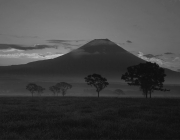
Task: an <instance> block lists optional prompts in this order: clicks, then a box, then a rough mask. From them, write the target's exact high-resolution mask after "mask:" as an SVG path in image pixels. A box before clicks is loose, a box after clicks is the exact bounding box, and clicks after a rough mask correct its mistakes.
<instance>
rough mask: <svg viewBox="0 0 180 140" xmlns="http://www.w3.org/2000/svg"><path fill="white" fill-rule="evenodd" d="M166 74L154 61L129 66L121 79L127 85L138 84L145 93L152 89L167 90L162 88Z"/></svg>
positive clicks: (150, 91) (149, 92)
mask: <svg viewBox="0 0 180 140" xmlns="http://www.w3.org/2000/svg"><path fill="white" fill-rule="evenodd" d="M165 76H166V74H165V72H164V69H163V68H161V67H159V65H157V64H156V63H151V62H146V63H140V64H139V65H135V66H130V67H128V68H127V72H126V73H125V74H123V75H122V77H121V79H123V80H125V82H127V83H128V84H129V85H133V86H140V89H141V90H142V91H143V93H144V94H145V95H146V98H147V95H148V94H150V98H151V93H152V92H153V91H154V90H160V91H169V90H167V89H163V82H164V81H165V80H164V77H165Z"/></svg>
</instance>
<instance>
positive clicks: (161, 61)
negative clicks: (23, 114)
mask: <svg viewBox="0 0 180 140" xmlns="http://www.w3.org/2000/svg"><path fill="white" fill-rule="evenodd" d="M149 55H150V57H147V56H149ZM137 56H138V57H139V58H141V59H143V60H145V61H148V62H152V63H157V64H158V65H159V66H160V67H163V68H168V69H171V70H173V71H179V70H178V69H179V68H180V64H179V60H180V57H173V58H172V57H168V56H167V55H154V57H152V56H153V55H151V54H148V55H144V54H143V53H142V52H139V53H138V54H137Z"/></svg>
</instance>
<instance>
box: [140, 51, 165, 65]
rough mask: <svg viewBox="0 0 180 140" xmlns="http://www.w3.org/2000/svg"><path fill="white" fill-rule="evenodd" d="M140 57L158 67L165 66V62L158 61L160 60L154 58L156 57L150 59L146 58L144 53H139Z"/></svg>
mask: <svg viewBox="0 0 180 140" xmlns="http://www.w3.org/2000/svg"><path fill="white" fill-rule="evenodd" d="M138 57H139V58H141V59H143V60H145V61H148V62H153V63H157V64H158V65H163V60H161V59H158V58H154V57H150V58H149V57H146V56H145V55H144V54H143V53H142V52H139V53H138Z"/></svg>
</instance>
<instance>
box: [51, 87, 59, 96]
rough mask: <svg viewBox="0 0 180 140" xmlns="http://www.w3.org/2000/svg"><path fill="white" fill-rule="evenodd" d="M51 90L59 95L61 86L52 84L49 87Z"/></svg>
mask: <svg viewBox="0 0 180 140" xmlns="http://www.w3.org/2000/svg"><path fill="white" fill-rule="evenodd" d="M49 90H50V91H52V92H53V93H54V95H56V94H57V95H58V93H59V92H60V88H59V87H57V86H51V87H49Z"/></svg>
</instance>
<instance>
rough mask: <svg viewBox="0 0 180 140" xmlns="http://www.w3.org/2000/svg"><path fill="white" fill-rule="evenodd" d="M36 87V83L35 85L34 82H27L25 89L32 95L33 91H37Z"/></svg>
mask: <svg viewBox="0 0 180 140" xmlns="http://www.w3.org/2000/svg"><path fill="white" fill-rule="evenodd" d="M37 87H38V85H36V84H35V83H29V84H28V85H27V86H26V89H27V90H29V91H30V92H31V93H32V96H33V94H34V92H35V91H37Z"/></svg>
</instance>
